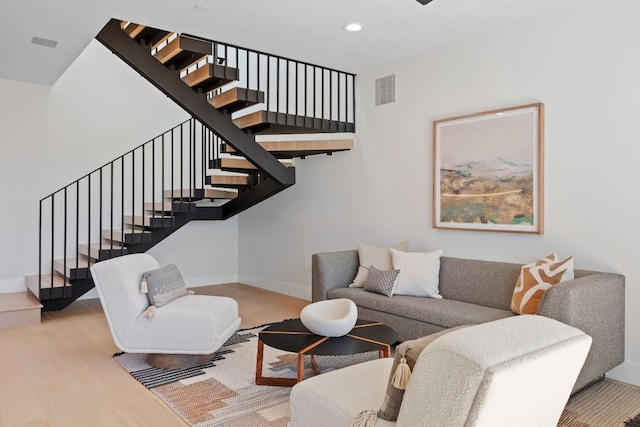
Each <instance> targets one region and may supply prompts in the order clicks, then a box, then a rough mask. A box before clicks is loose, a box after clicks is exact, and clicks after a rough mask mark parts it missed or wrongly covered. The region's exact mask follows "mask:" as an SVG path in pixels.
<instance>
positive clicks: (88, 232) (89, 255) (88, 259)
mask: <svg viewBox="0 0 640 427" xmlns="http://www.w3.org/2000/svg"><path fill="white" fill-rule="evenodd" d="M92 173H93V172H91V173H90V174H89V177H88V178H89V181H88V182H87V255H88V258H87V265H89V263H90V262H91V174H92Z"/></svg>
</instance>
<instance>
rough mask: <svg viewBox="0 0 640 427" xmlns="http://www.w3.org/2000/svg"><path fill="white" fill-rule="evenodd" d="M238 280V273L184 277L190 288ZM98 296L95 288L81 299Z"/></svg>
mask: <svg viewBox="0 0 640 427" xmlns="http://www.w3.org/2000/svg"><path fill="white" fill-rule="evenodd" d="M237 281H238V275H237V274H227V275H221V276H196V277H184V283H186V284H187V287H188V288H199V287H201V286H208V285H222V284H223V283H235V282H237ZM94 298H98V291H97V290H96V289H95V288H93V289H91V290H90V291H89V292H87V293H86V294H84V295H82V296H81V297H80V298H78V299H79V300H83V299H94Z"/></svg>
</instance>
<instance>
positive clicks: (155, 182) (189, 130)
mask: <svg viewBox="0 0 640 427" xmlns="http://www.w3.org/2000/svg"><path fill="white" fill-rule="evenodd" d="M210 141H214V142H215V143H216V144H220V143H222V142H223V141H222V140H221V139H220V138H217V137H215V135H214V134H213V132H212V131H211V130H209V129H208V128H207V127H206V126H204V125H203V124H202V123H200V122H199V121H197V120H196V119H194V118H190V119H188V120H185V121H184V122H182V123H180V124H178V125H177V126H175V127H173V128H171V129H169V130H168V131H166V132H164V133H162V134H160V135H158V136H156V137H155V138H152V139H150V140H149V141H147V142H145V143H144V144H140V145H138V146H137V147H135V148H133V149H132V150H129V151H127V152H126V153H125V154H123V155H121V156H119V157H118V158H116V159H114V160H112V161H110V162H108V163H105V164H104V165H103V166H101V167H99V168H96V169H94V170H92V171H91V172H89V173H87V174H85V175H83V176H82V177H81V178H79V179H77V180H75V181H73V182H72V183H71V184H69V185H66V186H64V187H62V188H60V189H59V190H57V191H55V192H53V193H51V194H49V195H48V196H46V197H43V198H42V199H40V203H39V205H40V211H39V212H40V213H39V220H40V226H39V227H40V228H39V233H38V234H39V236H38V239H39V243H38V251H39V252H38V263H39V266H38V274H39V288H40V291H42V289H43V288H49V289H50V291H49V292H48V293H47V297H48V298H55V297H66V296H68V294H67V293H65V291H66V290H67V289H69V288H70V286H71V284H70V283H69V281H70V280H74V279H78V278H88V275H85V276H82V277H80V276H79V275H78V272H79V271H80V270H79V269H82V268H85V267H86V268H88V267H90V266H91V264H92V261H91V259H92V258H95V257H93V256H91V252H92V249H94V250H96V249H97V251H98V256H97V258H100V254H101V253H102V251H105V250H106V251H108V254H109V257H112V256H114V254H118V251H120V254H122V248H124V247H125V245H127V244H129V243H138V242H143V241H144V240H145V221H146V220H147V218H151V220H150V221H152V222H155V221H156V218H159V220H160V221H163V222H164V221H165V218H166V217H165V204H164V203H165V202H164V200H165V189H171V191H172V192H173V191H174V190H175V189H177V185H180V193H181V194H180V196H179V197H181V198H185V199H186V198H188V199H189V200H191V199H192V198H193V197H195V191H196V190H198V189H203V188H204V187H205V185H206V171H207V169H208V168H209V164H210V163H211V162H214V161H215V160H217V158H218V153H219V149H218V147H216V148H215V149H211V150H206V147H205V144H209V143H210ZM185 143H186V144H185ZM158 144H161V156H160V157H158V156H156V145H158ZM148 148H150V149H148ZM169 148H170V150H171V159H170V164H167V159H166V157H165V149H169ZM176 150H179V151H180V153H179V157H178V156H176V157H175V158H174V151H176ZM198 152H201V153H202V155H201V156H198V155H197V153H198ZM149 153H151V156H149ZM176 161H179V163H178V164H176ZM187 163H188V164H187ZM166 167H170V168H171V173H170V175H169V174H165V168H166ZM198 172H201V173H198ZM96 178H97V179H96ZM149 183H151V185H150V186H149ZM183 184H184V185H187V184H188V186H189V188H188V189H187V188H184V187H183ZM85 185H86V192H85V191H84V186H85ZM81 186H82V187H83V191H80V187H81ZM96 187H99V188H96ZM182 192H184V194H182ZM187 192H188V193H187ZM95 193H98V197H99V200H98V201H96V200H95V197H93V196H92V195H93V194H95ZM74 196H75V197H74ZM172 196H174V197H176V196H177V195H176V194H172ZM158 199H160V200H162V201H163V202H162V203H161V205H162V207H161V208H160V209H162V216H160V215H158V216H156V208H155V201H156V200H158ZM149 200H150V201H151V202H152V203H153V205H152V208H151V209H150V210H147V209H146V208H145V203H146V202H147V201H149ZM92 203H94V204H96V205H97V208H98V209H97V210H96V209H95V208H96V206H93V205H92ZM125 203H130V205H129V206H127V205H126V204H125ZM138 203H140V207H139V208H138ZM118 205H119V206H118ZM85 208H86V212H84V210H85ZM45 209H50V210H51V218H50V222H49V221H47V220H46V219H45V218H44V216H43V210H45ZM171 210H172V214H171V217H173V203H171ZM136 211H138V212H140V214H141V218H142V219H141V220H139V219H136ZM129 213H130V214H131V217H132V218H131V220H130V221H127V220H126V218H125V217H126V216H128V214H129ZM118 216H119V218H117V217H118ZM81 225H86V227H85V226H82V227H81ZM103 226H106V228H105V230H103ZM118 227H120V228H121V233H122V236H121V238H120V245H118V246H114V241H116V240H117V238H116V236H115V235H114V229H117V228H118ZM96 228H97V230H96ZM127 229H130V230H131V232H130V233H127V234H128V236H127V234H125V233H126V230H127ZM85 231H86V235H82V234H81V233H83V232H85ZM92 236H94V240H95V236H98V238H99V241H98V242H92ZM128 239H130V240H129V243H128ZM105 240H108V241H109V243H105ZM82 242H86V245H87V252H86V256H87V260H86V262H85V261H84V260H83V261H82V262H81V257H82V256H83V254H82V253H81V250H80V247H81V245H82ZM49 244H50V246H49ZM45 246H47V247H49V248H50V249H49V250H47V249H45ZM74 246H75V248H74ZM45 252H47V253H45ZM60 257H62V258H61V264H62V271H61V272H59V273H61V277H62V278H63V279H64V283H63V285H62V289H60V288H59V287H56V286H55V281H54V278H55V276H56V267H55V265H54V264H55V261H56V259H60ZM72 257H75V262H74V263H71V262H69V263H68V262H67V258H72ZM47 263H50V265H46V264H47ZM71 270H74V271H73V272H72V274H68V272H69V271H71ZM43 271H50V274H51V278H50V283H43V280H42V278H43ZM41 296H42V292H41Z"/></svg>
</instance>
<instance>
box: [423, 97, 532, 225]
mask: <svg viewBox="0 0 640 427" xmlns="http://www.w3.org/2000/svg"><path fill="white" fill-rule="evenodd" d="M543 140H544V105H543V104H542V103H538V104H529V105H521V106H518V107H511V108H503V109H500V110H492V111H485V112H482V113H476V114H469V115H465V116H459V117H452V118H448V119H442V120H436V121H434V122H433V175H434V176H433V226H434V228H448V229H458V230H477V231H505V232H515V233H535V234H542V232H543V224H544V221H543V220H544V219H543V213H544V191H543V190H544V189H543V186H544V180H543V159H544V156H543V154H544V153H543Z"/></svg>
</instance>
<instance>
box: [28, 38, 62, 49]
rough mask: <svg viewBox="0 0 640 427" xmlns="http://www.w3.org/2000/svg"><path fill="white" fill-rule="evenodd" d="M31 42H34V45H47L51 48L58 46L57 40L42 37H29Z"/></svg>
mask: <svg viewBox="0 0 640 427" xmlns="http://www.w3.org/2000/svg"><path fill="white" fill-rule="evenodd" d="M31 44H35V45H36V46H44V47H49V48H51V49H55V47H56V46H58V42H57V41H55V40H49V39H45V38H42V37H36V36H33V37H32V38H31Z"/></svg>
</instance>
